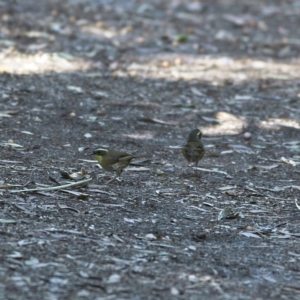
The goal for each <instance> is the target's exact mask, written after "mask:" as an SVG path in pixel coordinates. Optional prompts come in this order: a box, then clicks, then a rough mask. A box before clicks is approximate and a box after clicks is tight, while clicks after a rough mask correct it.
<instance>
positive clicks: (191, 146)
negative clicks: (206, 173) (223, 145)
mask: <svg viewBox="0 0 300 300" xmlns="http://www.w3.org/2000/svg"><path fill="white" fill-rule="evenodd" d="M201 137H202V132H201V130H199V129H194V130H192V131H191V132H190V134H189V137H188V140H187V143H186V145H185V146H184V147H183V148H182V154H183V156H184V157H185V159H186V160H187V161H188V164H189V163H190V162H194V163H195V166H196V168H197V167H198V162H199V160H201V159H202V158H203V156H204V153H205V149H204V146H203V143H202V141H201Z"/></svg>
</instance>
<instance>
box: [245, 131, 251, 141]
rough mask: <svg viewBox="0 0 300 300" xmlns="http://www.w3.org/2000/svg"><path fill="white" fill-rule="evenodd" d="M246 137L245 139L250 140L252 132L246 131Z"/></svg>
mask: <svg viewBox="0 0 300 300" xmlns="http://www.w3.org/2000/svg"><path fill="white" fill-rule="evenodd" d="M244 139H245V140H250V139H251V133H250V132H245V133H244Z"/></svg>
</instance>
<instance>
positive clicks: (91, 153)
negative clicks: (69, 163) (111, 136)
mask: <svg viewBox="0 0 300 300" xmlns="http://www.w3.org/2000/svg"><path fill="white" fill-rule="evenodd" d="M91 155H94V152H89V153H87V154H86V156H91Z"/></svg>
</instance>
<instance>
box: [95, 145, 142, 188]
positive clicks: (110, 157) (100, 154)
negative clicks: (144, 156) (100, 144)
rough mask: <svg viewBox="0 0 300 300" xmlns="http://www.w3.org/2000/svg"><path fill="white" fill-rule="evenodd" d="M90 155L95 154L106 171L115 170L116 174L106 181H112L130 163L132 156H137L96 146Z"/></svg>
mask: <svg viewBox="0 0 300 300" xmlns="http://www.w3.org/2000/svg"><path fill="white" fill-rule="evenodd" d="M90 155H95V156H96V158H97V160H98V162H99V164H100V165H101V167H102V168H103V169H104V170H106V171H111V172H116V176H115V177H113V178H112V179H110V180H109V181H108V182H107V183H110V182H112V181H113V180H115V179H116V178H117V177H118V176H120V175H121V174H122V172H123V170H124V169H125V168H126V167H127V166H128V165H129V164H130V162H131V160H132V159H133V158H137V157H138V156H134V155H130V154H128V153H126V152H121V151H116V150H111V149H103V148H97V149H95V150H94V151H93V152H92V153H90Z"/></svg>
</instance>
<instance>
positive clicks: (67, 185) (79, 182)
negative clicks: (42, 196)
mask: <svg viewBox="0 0 300 300" xmlns="http://www.w3.org/2000/svg"><path fill="white" fill-rule="evenodd" d="M92 179H93V178H88V179H85V180H82V181H77V182H73V183H69V184H64V185H60V186H51V187H46V188H36V189H26V190H12V191H10V192H11V193H21V192H41V191H44V192H49V191H56V190H61V189H66V188H70V187H74V186H78V185H83V184H86V183H88V182H90V181H92Z"/></svg>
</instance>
